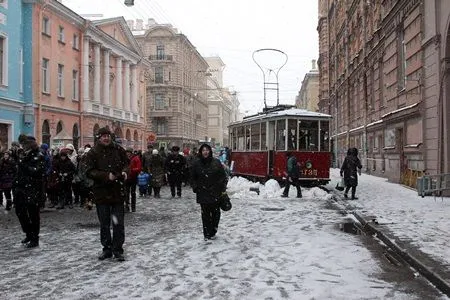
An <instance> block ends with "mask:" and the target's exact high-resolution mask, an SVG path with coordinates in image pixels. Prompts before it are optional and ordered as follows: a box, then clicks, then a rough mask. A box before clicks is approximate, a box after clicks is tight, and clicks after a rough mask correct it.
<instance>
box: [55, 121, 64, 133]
mask: <svg viewBox="0 0 450 300" xmlns="http://www.w3.org/2000/svg"><path fill="white" fill-rule="evenodd" d="M61 130H63V124H62V122H61V121H59V122H58V125H56V134H58V133H60V132H61Z"/></svg>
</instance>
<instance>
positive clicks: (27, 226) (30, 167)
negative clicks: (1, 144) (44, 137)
mask: <svg viewBox="0 0 450 300" xmlns="http://www.w3.org/2000/svg"><path fill="white" fill-rule="evenodd" d="M19 141H20V143H21V145H22V147H23V154H21V155H20V157H19V161H18V170H17V176H16V179H15V180H14V183H13V190H14V205H15V208H16V215H17V217H18V218H19V222H20V225H21V227H22V230H23V232H24V233H25V235H26V237H25V239H23V240H22V244H25V247H27V248H34V247H37V246H39V231H40V210H39V202H40V201H41V199H40V197H42V187H43V178H44V174H45V161H44V156H43V155H42V153H41V151H40V150H39V146H38V144H37V143H36V139H35V138H34V137H32V136H25V135H21V136H20V137H19Z"/></svg>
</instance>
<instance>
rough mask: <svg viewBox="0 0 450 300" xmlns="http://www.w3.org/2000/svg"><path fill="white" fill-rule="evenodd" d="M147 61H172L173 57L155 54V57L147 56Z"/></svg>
mask: <svg viewBox="0 0 450 300" xmlns="http://www.w3.org/2000/svg"><path fill="white" fill-rule="evenodd" d="M148 59H149V60H169V61H172V60H173V55H165V54H164V55H163V54H157V55H149V56H148Z"/></svg>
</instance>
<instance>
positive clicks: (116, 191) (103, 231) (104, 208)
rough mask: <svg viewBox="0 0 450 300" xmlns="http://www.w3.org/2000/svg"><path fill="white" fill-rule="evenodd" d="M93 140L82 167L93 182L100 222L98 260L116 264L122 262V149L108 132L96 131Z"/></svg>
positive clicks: (124, 162) (124, 161)
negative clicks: (84, 165) (112, 260)
mask: <svg viewBox="0 0 450 300" xmlns="http://www.w3.org/2000/svg"><path fill="white" fill-rule="evenodd" d="M97 137H98V142H97V143H96V145H95V146H94V147H93V148H92V149H91V150H90V151H89V152H88V153H87V154H86V160H85V164H86V176H87V177H89V178H91V179H92V180H93V181H94V183H93V187H92V191H93V194H94V202H95V204H96V208H97V216H98V219H99V221H100V241H101V244H102V246H103V252H102V253H101V255H100V256H99V257H98V258H99V259H100V260H104V259H106V258H111V257H112V256H113V255H114V257H115V259H116V260H118V261H124V260H125V257H124V255H123V248H122V246H123V243H124V242H125V225H124V215H125V210H124V200H125V195H124V194H125V191H124V188H125V186H124V182H125V180H126V179H127V171H128V168H127V167H128V159H127V155H126V152H125V149H123V148H122V147H121V146H119V145H117V144H115V143H113V141H112V138H111V131H109V129H108V128H106V127H103V128H100V129H99V130H98V133H97ZM111 220H113V222H111ZM111 224H112V231H113V234H112V236H111Z"/></svg>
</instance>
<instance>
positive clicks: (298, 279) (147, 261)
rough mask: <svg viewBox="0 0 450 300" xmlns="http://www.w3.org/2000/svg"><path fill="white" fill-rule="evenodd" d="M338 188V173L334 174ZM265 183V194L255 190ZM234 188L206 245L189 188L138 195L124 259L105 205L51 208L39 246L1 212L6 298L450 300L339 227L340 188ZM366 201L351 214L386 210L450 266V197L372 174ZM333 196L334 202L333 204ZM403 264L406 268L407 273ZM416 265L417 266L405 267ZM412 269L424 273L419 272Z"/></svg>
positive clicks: (236, 182) (1, 275) (235, 181)
mask: <svg viewBox="0 0 450 300" xmlns="http://www.w3.org/2000/svg"><path fill="white" fill-rule="evenodd" d="M331 177H332V181H331V183H330V184H329V185H328V187H329V188H331V187H333V186H335V185H336V183H337V182H338V180H339V170H338V169H332V170H331ZM251 187H258V188H259V189H260V193H259V194H257V193H256V192H254V191H250V188H251ZM227 191H228V193H229V195H230V198H231V201H232V203H233V208H232V209H231V210H230V211H228V212H222V217H221V221H220V224H219V230H218V233H217V237H218V238H217V239H216V240H214V241H208V242H205V241H203V236H202V233H201V218H200V208H199V205H198V204H196V203H195V196H194V194H193V193H192V191H191V190H190V189H189V187H185V188H183V197H182V198H171V197H170V191H169V190H168V188H167V187H164V188H163V189H162V192H161V195H162V198H160V199H154V198H140V197H139V198H138V200H137V212H136V213H129V214H126V217H125V220H126V226H125V230H126V239H125V244H124V250H125V257H126V261H125V262H123V263H119V262H115V261H112V260H106V261H99V260H98V259H97V255H98V254H99V252H100V250H101V246H100V243H99V227H98V226H99V225H98V221H97V217H96V213H95V210H91V211H86V210H83V209H81V208H74V209H72V210H71V209H65V210H54V209H46V210H45V211H44V212H43V213H42V214H41V222H42V226H41V234H40V237H41V239H40V246H39V248H35V249H32V250H29V249H24V248H23V246H21V244H20V240H21V239H22V237H23V236H22V234H21V233H20V226H19V223H18V220H17V217H16V216H15V214H14V212H13V211H9V212H8V211H5V210H1V211H0V226H1V227H2V236H1V243H0V286H1V287H2V290H1V292H0V298H1V299H8V300H9V299H21V300H24V299H25V300H27V299H33V300H34V299H58V300H59V299H95V300H102V299H155V300H156V299H158V300H161V299H183V300H185V299H193V300H201V299H215V300H216V299H227V300H229V299H239V300H247V299H249V300H254V299H258V300H259V299H293V300H303V299H309V300H311V299H318V300H322V299H333V300H340V299H345V300H352V299H358V300H360V299H392V300H403V299H404V300H415V299H417V300H419V299H430V300H437V299H439V300H444V299H448V298H447V297H446V296H443V295H442V294H441V293H439V292H436V290H435V289H433V288H432V287H431V285H429V284H428V283H426V282H425V281H424V280H423V278H422V277H421V276H420V275H417V273H414V272H410V273H407V274H409V275H407V276H406V277H407V278H406V279H405V280H404V281H402V280H401V278H402V277H401V276H400V274H401V273H400V271H399V270H395V271H394V274H396V275H397V274H399V275H398V276H397V277H398V278H397V277H395V278H394V279H392V278H391V280H388V279H387V278H389V276H388V277H386V275H385V273H384V272H385V264H388V263H387V260H385V259H384V258H383V257H381V258H380V257H378V258H377V255H376V254H375V253H374V251H373V250H371V249H369V248H368V247H367V244H366V243H365V242H364V238H362V237H361V236H358V235H352V234H348V233H345V232H342V231H340V230H339V225H340V224H341V223H342V222H343V220H344V219H347V218H349V215H341V214H340V213H338V211H337V210H336V209H334V208H333V205H331V204H333V203H335V202H334V201H333V199H332V195H331V194H327V193H326V192H325V191H323V190H322V189H319V188H303V198H302V199H297V198H295V195H296V192H295V190H294V189H291V190H290V193H289V196H290V197H289V198H281V193H282V188H281V187H280V186H279V184H278V183H277V182H275V181H273V180H270V181H268V182H266V184H265V185H260V184H258V183H252V182H249V181H247V180H246V179H243V178H239V177H234V178H232V179H231V180H230V181H229V183H228V188H227ZM357 196H359V199H358V200H349V201H339V204H340V205H343V206H345V207H346V208H347V209H348V211H351V210H355V211H358V212H360V213H361V214H364V215H372V216H376V217H377V220H378V222H379V224H380V226H383V227H384V229H386V230H392V232H394V233H395V240H394V241H401V240H406V241H411V242H412V243H413V245H414V246H415V247H417V248H418V249H420V250H421V251H423V252H425V253H427V254H429V255H430V256H431V257H433V258H434V259H436V260H437V261H440V262H442V264H443V265H447V266H448V265H450V264H449V263H450V253H449V251H450V250H449V248H448V245H449V243H450V236H449V234H448V228H450V219H449V218H448V216H449V214H450V202H449V201H448V200H449V199H447V198H445V199H443V200H441V199H440V198H438V199H434V198H433V197H425V198H421V197H419V196H418V195H417V193H416V192H415V191H413V190H410V189H407V188H405V187H402V186H400V185H398V184H393V183H389V182H387V181H386V179H384V178H379V177H374V176H370V175H365V174H363V175H362V176H361V177H360V178H359V186H358V190H357ZM330 201H331V202H330ZM397 272H398V273H397ZM406 272H409V271H408V268H406ZM413 274H414V275H413Z"/></svg>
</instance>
